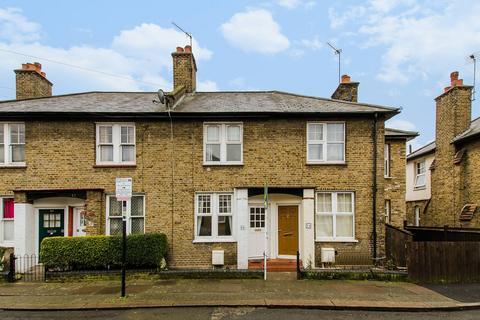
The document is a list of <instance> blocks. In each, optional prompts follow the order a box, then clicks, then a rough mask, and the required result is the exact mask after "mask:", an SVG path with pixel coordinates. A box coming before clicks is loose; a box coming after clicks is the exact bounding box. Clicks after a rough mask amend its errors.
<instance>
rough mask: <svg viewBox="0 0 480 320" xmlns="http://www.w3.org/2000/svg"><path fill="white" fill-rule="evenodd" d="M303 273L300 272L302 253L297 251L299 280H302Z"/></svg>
mask: <svg viewBox="0 0 480 320" xmlns="http://www.w3.org/2000/svg"><path fill="white" fill-rule="evenodd" d="M301 275H302V274H301V271H300V252H299V251H297V280H300V278H301Z"/></svg>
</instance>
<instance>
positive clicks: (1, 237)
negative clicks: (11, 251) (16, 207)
mask: <svg viewBox="0 0 480 320" xmlns="http://www.w3.org/2000/svg"><path fill="white" fill-rule="evenodd" d="M3 199H13V196H0V214H1V216H0V245H1V246H2V247H13V246H14V242H15V229H14V234H13V237H14V238H13V239H12V240H5V221H13V227H14V228H15V215H14V217H13V219H8V218H4V217H3Z"/></svg>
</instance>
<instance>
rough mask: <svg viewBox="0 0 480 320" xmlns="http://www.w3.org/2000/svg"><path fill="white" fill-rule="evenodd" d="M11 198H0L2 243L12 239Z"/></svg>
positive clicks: (12, 211)
mask: <svg viewBox="0 0 480 320" xmlns="http://www.w3.org/2000/svg"><path fill="white" fill-rule="evenodd" d="M13 203H14V202H13V198H10V197H2V198H0V212H1V213H2V216H1V222H0V232H1V234H0V236H1V237H0V241H1V242H2V243H9V242H10V243H11V242H13V241H14V236H15V235H14V231H13V228H14V226H13V224H14V205H13Z"/></svg>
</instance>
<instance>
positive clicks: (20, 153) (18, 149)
mask: <svg viewBox="0 0 480 320" xmlns="http://www.w3.org/2000/svg"><path fill="white" fill-rule="evenodd" d="M12 162H25V146H24V145H13V146H12Z"/></svg>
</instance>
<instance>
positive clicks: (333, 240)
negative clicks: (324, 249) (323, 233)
mask: <svg viewBox="0 0 480 320" xmlns="http://www.w3.org/2000/svg"><path fill="white" fill-rule="evenodd" d="M315 242H345V243H357V242H358V240H357V239H343V240H337V239H315Z"/></svg>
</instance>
